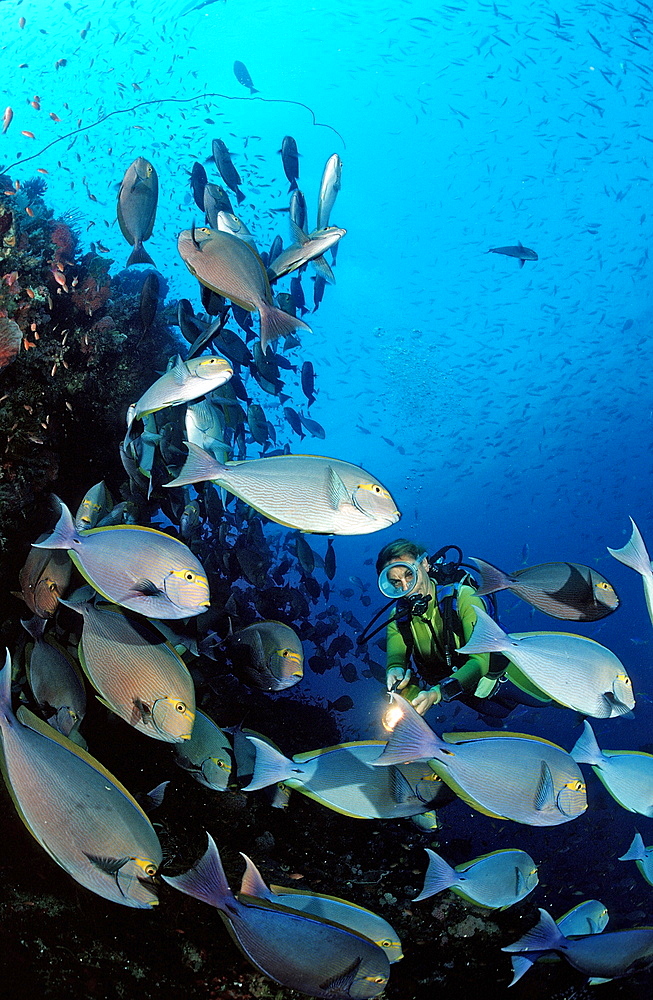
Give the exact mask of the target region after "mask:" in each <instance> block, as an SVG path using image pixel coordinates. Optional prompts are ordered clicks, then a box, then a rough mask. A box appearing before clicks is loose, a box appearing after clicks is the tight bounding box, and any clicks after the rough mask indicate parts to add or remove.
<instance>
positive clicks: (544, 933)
mask: <svg viewBox="0 0 653 1000" xmlns="http://www.w3.org/2000/svg"><path fill="white" fill-rule="evenodd" d="M566 943H567V939H566V937H565V936H564V934H563V933H562V931H561V930H560V928H559V927H558V925H557V924H556V922H555V920H554V919H553V917H552V916H551V914H550V913H547V911H546V910H543V909H541V908H540V921H539V923H537V924H536V925H535V927H533V929H532V930H530V931H527V932H526V934H524V936H523V937H520V939H519V941H515V943H514V944H508V945H506V947H505V948H502V949H501V951H507V952H511V951H555V950H557V949H559V948H564V947H565V945H566Z"/></svg>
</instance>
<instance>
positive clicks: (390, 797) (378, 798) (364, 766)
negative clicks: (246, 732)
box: [243, 736, 450, 819]
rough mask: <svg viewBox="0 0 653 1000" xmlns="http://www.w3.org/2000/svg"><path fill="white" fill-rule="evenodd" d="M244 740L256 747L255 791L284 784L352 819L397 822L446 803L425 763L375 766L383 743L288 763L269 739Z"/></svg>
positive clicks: (320, 752) (331, 749) (302, 755)
mask: <svg viewBox="0 0 653 1000" xmlns="http://www.w3.org/2000/svg"><path fill="white" fill-rule="evenodd" d="M247 738H248V740H249V741H250V742H251V743H253V744H254V746H255V748H256V761H255V764H254V772H253V774H252V779H251V781H250V782H249V784H248V785H246V786H245V787H244V788H243V791H245V792H253V791H256V790H257V789H259V788H267V786H268V785H275V784H277V783H278V782H283V784H284V785H286V786H287V787H288V788H293V789H296V790H297V791H300V792H302V794H304V795H306V796H308V798H310V799H314V800H315V801H316V802H319V803H320V804H321V805H323V806H326V807H327V808H328V809H333V810H334V811H335V812H339V813H341V814H342V815H343V816H351V817H352V819H398V818H401V817H404V816H416V815H418V814H420V813H424V812H427V811H428V809H429V806H433V805H440V804H444V803H446V802H448V801H450V797H449V796H448V794H447V789H446V788H443V786H442V782H441V781H440V780H438V779H437V778H435V776H434V774H433V771H432V769H431V768H430V767H429V766H428V764H426V763H411V764H402V765H400V766H397V767H393V768H390V769H389V773H386V772H385V769H384V768H377V767H374V766H373V765H374V762H375V761H376V760H377V759H378V756H379V751H380V750H381V748H382V747H383V743H382V742H381V741H379V740H363V741H359V742H354V743H341V744H339V745H338V746H334V747H326V748H325V749H323V750H309V751H308V752H307V753H300V754H295V756H294V757H293V758H292V760H290V759H289V758H288V757H284V755H283V754H282V753H280V752H279V751H278V750H277V749H276V748H275V747H273V746H271V745H270V744H269V743H268V742H267V741H264V740H261V739H258V738H257V737H255V736H248V737H247Z"/></svg>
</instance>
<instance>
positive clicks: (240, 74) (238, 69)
mask: <svg viewBox="0 0 653 1000" xmlns="http://www.w3.org/2000/svg"><path fill="white" fill-rule="evenodd" d="M234 76H235V77H236V79H237V80H238V83H242V85H243V87H247V88H248V90H249V92H250V94H258V90H257V89H256V87H255V86H254V84H253V83H252V78H251V76H250V75H249V70H248V69H247V66H246V65H245V63H242V62H240V61H239V60H238V59H236V62H235V63H234Z"/></svg>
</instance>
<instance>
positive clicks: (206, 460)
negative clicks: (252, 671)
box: [162, 441, 226, 486]
mask: <svg viewBox="0 0 653 1000" xmlns="http://www.w3.org/2000/svg"><path fill="white" fill-rule="evenodd" d="M184 444H185V445H186V447H187V448H188V456H187V458H186V461H185V463H184V467H183V469H182V470H181V472H180V473H179V475H178V476H177V478H176V479H173V480H171V481H170V482H169V483H163V484H162V485H163V486H189V485H190V484H191V483H203V482H206V481H207V480H211V479H217V478H218V477H219V476H220V474H221V473H222V472H226V466H224V465H221V464H220V462H217V461H216V460H215V458H213V456H212V455H209V453H208V451H204V449H203V448H200V447H199V445H196V444H193V443H192V442H191V441H184Z"/></svg>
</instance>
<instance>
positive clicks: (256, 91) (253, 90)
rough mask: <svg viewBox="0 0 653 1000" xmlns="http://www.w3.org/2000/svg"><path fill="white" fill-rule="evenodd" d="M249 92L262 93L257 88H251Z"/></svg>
mask: <svg viewBox="0 0 653 1000" xmlns="http://www.w3.org/2000/svg"><path fill="white" fill-rule="evenodd" d="M249 92H250V94H260V93H261V91H260V90H257V89H256V87H250V88H249Z"/></svg>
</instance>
